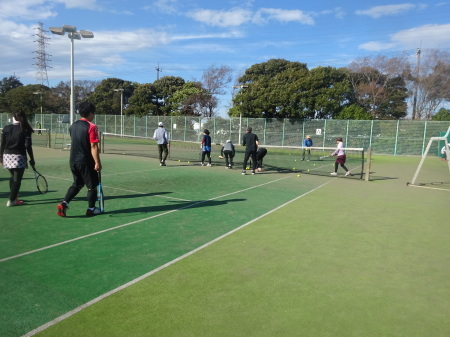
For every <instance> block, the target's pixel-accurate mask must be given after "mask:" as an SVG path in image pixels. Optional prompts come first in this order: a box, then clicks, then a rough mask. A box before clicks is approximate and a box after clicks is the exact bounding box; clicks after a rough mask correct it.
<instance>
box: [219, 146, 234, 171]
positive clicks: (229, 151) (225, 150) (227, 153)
mask: <svg viewBox="0 0 450 337" xmlns="http://www.w3.org/2000/svg"><path fill="white" fill-rule="evenodd" d="M235 153H236V152H235V148H234V144H233V143H232V142H231V140H230V139H228V140H227V141H226V143H225V144H224V145H223V146H222V150H221V151H220V155H221V157H222V158H223V157H225V165H226V166H227V168H229V169H231V168H232V167H233V158H234V155H235Z"/></svg>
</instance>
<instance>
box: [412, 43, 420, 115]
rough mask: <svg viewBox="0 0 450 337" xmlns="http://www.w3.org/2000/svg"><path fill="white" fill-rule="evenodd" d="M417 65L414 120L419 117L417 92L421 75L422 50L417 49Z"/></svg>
mask: <svg viewBox="0 0 450 337" xmlns="http://www.w3.org/2000/svg"><path fill="white" fill-rule="evenodd" d="M416 55H417V65H416V79H415V81H414V99H413V111H412V119H413V120H414V119H416V117H417V92H418V90H419V74H420V48H417V52H416Z"/></svg>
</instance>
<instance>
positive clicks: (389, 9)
mask: <svg viewBox="0 0 450 337" xmlns="http://www.w3.org/2000/svg"><path fill="white" fill-rule="evenodd" d="M424 6H425V5H415V4H411V3H405V4H399V5H386V6H375V7H372V8H370V9H367V10H357V11H356V12H355V14H357V15H368V16H371V17H372V18H374V19H379V18H381V17H383V16H388V15H398V14H403V13H405V12H408V11H410V10H413V9H417V8H419V9H421V8H424Z"/></svg>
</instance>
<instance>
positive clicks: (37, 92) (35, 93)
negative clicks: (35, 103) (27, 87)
mask: <svg viewBox="0 0 450 337" xmlns="http://www.w3.org/2000/svg"><path fill="white" fill-rule="evenodd" d="M42 94H43V92H42V91H34V92H33V95H41V118H42Z"/></svg>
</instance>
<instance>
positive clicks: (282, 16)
mask: <svg viewBox="0 0 450 337" xmlns="http://www.w3.org/2000/svg"><path fill="white" fill-rule="evenodd" d="M256 15H257V17H259V18H266V20H275V21H279V22H300V23H302V24H305V25H313V24H314V19H313V17H312V16H311V15H309V14H306V13H305V12H303V11H301V10H285V9H278V8H261V9H260V10H259V11H258V12H257V14H256Z"/></svg>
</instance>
